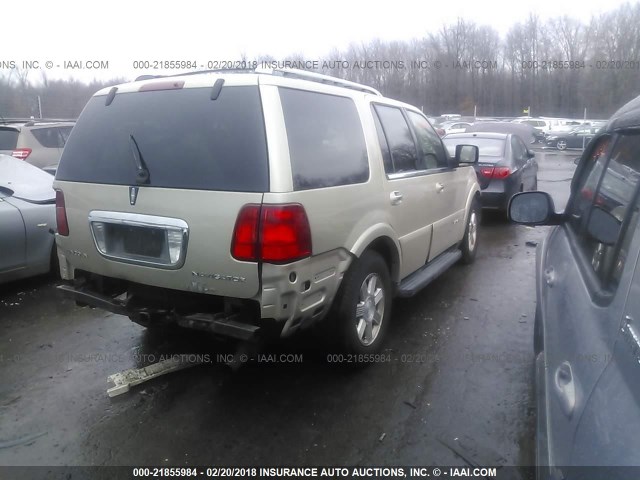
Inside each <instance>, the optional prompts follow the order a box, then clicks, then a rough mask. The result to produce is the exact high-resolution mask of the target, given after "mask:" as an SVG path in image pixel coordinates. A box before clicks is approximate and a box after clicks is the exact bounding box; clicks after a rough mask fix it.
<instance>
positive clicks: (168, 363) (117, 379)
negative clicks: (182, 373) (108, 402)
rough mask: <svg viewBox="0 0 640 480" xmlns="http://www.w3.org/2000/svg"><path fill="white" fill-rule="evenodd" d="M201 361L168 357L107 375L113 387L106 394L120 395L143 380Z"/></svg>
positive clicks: (192, 365) (193, 365)
mask: <svg viewBox="0 0 640 480" xmlns="http://www.w3.org/2000/svg"><path fill="white" fill-rule="evenodd" d="M201 363H202V362H201V361H196V362H190V361H184V360H182V359H181V358H179V357H178V358H169V359H167V360H162V361H161V362H158V363H154V364H152V365H147V366H146V367H143V368H132V369H130V370H125V371H123V372H120V373H114V374H113V375H109V377H108V378H107V380H108V381H109V382H112V383H113V384H114V386H113V387H111V388H109V389H108V390H107V394H108V395H109V396H110V397H115V396H118V395H122V394H123V393H126V392H128V391H129V388H131V387H133V386H135V385H139V384H141V383H143V382H146V381H148V380H151V379H153V378H157V377H159V376H161V375H165V374H167V373H171V372H176V371H178V370H183V369H185V368H189V367H195V366H196V365H200V364H201Z"/></svg>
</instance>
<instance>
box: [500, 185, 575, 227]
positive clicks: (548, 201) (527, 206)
mask: <svg viewBox="0 0 640 480" xmlns="http://www.w3.org/2000/svg"><path fill="white" fill-rule="evenodd" d="M508 211H509V220H511V221H512V222H515V223H521V224H523V225H559V224H560V222H561V221H562V214H558V213H556V208H555V205H554V203H553V198H551V195H549V194H548V193H547V192H521V193H516V194H515V195H514V196H513V197H511V200H509V208H508Z"/></svg>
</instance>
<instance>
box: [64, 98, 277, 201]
mask: <svg viewBox="0 0 640 480" xmlns="http://www.w3.org/2000/svg"><path fill="white" fill-rule="evenodd" d="M210 97H211V88H184V89H179V90H160V91H147V92H136V93H122V94H117V95H116V97H115V99H114V100H113V102H112V103H111V105H109V106H105V97H104V96H99V97H93V98H92V99H91V100H89V103H88V104H87V106H86V107H85V109H84V111H83V112H82V115H81V116H80V118H79V119H78V122H77V124H76V125H75V127H73V133H72V134H71V135H70V136H69V141H68V142H67V144H66V146H65V149H64V153H63V154H62V158H61V161H60V166H59V168H58V172H57V175H56V178H57V179H58V180H66V181H73V182H86V183H106V184H116V185H135V184H136V162H135V161H134V158H133V154H132V142H131V137H130V136H131V135H133V137H134V138H135V142H136V143H137V145H138V147H139V150H140V153H141V156H142V158H143V159H144V162H145V163H146V165H147V167H148V169H149V173H150V182H149V186H153V187H166V188H181V189H198V190H219V191H242V192H264V191H268V187H269V172H268V162H267V144H266V139H265V130H264V119H263V115H262V107H261V103H260V96H259V92H258V87H257V86H230V87H223V89H222V91H221V93H220V96H219V97H218V98H217V99H216V100H213V101H212V100H211V98H210Z"/></svg>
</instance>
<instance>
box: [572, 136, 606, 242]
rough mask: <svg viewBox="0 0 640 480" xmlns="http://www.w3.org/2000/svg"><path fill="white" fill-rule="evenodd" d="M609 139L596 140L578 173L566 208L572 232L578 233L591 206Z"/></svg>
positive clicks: (604, 160)
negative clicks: (573, 190)
mask: <svg viewBox="0 0 640 480" xmlns="http://www.w3.org/2000/svg"><path fill="white" fill-rule="evenodd" d="M610 142H611V139H610V138H609V137H604V138H601V139H600V140H598V144H597V145H596V146H595V147H594V149H593V150H592V153H591V155H590V156H589V159H588V161H587V163H586V165H585V166H584V169H583V170H582V172H581V173H580V177H579V178H578V180H577V184H576V186H575V193H574V195H573V198H572V200H571V203H570V205H569V206H568V208H567V214H568V221H569V225H570V226H571V228H572V229H573V231H574V232H576V233H578V232H580V231H581V229H582V224H583V222H584V219H585V213H586V212H587V211H588V209H589V208H590V206H591V203H592V201H593V198H594V193H595V191H596V187H597V186H598V182H599V181H600V177H601V176H602V172H603V171H604V166H605V162H606V157H605V154H606V152H607V150H608V149H609V144H610Z"/></svg>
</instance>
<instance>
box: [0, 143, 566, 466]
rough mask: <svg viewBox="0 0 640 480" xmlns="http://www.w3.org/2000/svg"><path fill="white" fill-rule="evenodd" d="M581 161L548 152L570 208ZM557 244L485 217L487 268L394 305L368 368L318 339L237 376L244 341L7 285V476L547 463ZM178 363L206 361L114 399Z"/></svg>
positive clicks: (40, 288) (309, 338)
mask: <svg viewBox="0 0 640 480" xmlns="http://www.w3.org/2000/svg"><path fill="white" fill-rule="evenodd" d="M575 156H576V153H561V154H560V153H558V154H556V153H549V152H542V151H537V159H538V162H539V164H540V170H539V184H538V185H539V188H540V189H541V190H546V191H549V192H550V193H551V194H552V195H553V197H554V199H555V200H556V206H557V207H558V209H562V208H563V206H564V203H565V202H566V198H567V196H568V188H569V182H570V178H571V175H572V172H573V170H574V168H575V166H574V164H573V159H574V158H575ZM547 232H548V229H547V228H536V229H533V228H529V227H524V226H518V225H511V224H509V223H508V222H506V220H505V219H504V218H503V217H502V216H501V215H496V214H488V215H485V218H484V221H483V225H482V229H481V233H480V247H479V248H480V250H479V252H478V257H477V259H476V262H475V263H474V264H473V265H471V266H462V265H459V266H455V267H454V268H452V269H451V270H450V271H448V272H447V273H445V274H444V275H443V276H442V277H440V278H439V279H438V280H436V281H435V282H434V283H432V284H431V285H430V286H429V287H428V288H427V289H426V290H425V291H423V292H421V293H419V294H418V295H417V296H415V297H413V298H411V299H405V300H402V299H399V300H396V302H395V303H394V312H393V318H392V322H393V324H392V326H391V328H390V330H389V338H388V341H387V343H386V349H385V350H384V352H383V354H382V356H381V357H380V358H379V359H378V360H380V361H378V362H374V363H371V364H369V365H368V366H366V367H365V368H353V365H349V364H347V362H345V361H344V360H348V359H344V358H342V359H341V358H340V357H338V356H335V355H333V356H332V355H329V356H328V355H327V353H329V354H330V353H331V352H327V350H326V349H325V348H323V347H322V344H321V343H320V342H319V341H318V340H317V338H316V337H315V336H314V335H313V334H312V333H308V334H304V335H298V336H296V337H294V338H292V339H289V340H288V341H286V342H282V343H280V344H278V345H274V346H271V347H269V348H268V349H267V350H266V351H265V352H263V354H262V355H256V354H252V353H249V354H248V356H247V358H248V360H247V361H246V362H244V364H243V366H242V368H240V369H238V370H237V371H234V370H233V369H231V368H230V367H229V366H227V365H226V364H225V363H224V358H223V356H224V354H225V353H228V352H231V351H232V350H233V345H232V344H230V343H225V342H221V341H217V340H213V339H211V338H210V337H208V336H206V335H202V334H199V333H195V334H194V333H192V332H178V333H176V332H173V331H172V332H148V331H146V330H145V329H143V328H142V327H139V326H138V325H136V324H133V323H131V322H130V321H129V320H128V319H127V318H125V317H122V316H118V315H113V314H109V313H105V312H103V311H100V310H91V309H88V308H79V307H76V306H75V304H73V302H70V301H68V300H62V299H60V298H58V296H57V295H56V293H55V289H54V287H55V282H54V281H53V280H51V279H50V278H49V279H48V278H43V277H41V278H36V279H31V280H28V281H22V282H18V283H14V284H10V285H3V286H0V379H1V382H0V465H172V466H183V465H212V464H218V465H220V464H223V465H402V464H405V465H461V466H464V465H466V464H467V461H468V460H469V459H468V458H467V459H466V460H465V459H463V458H462V457H461V456H458V455H457V454H456V453H454V452H453V451H452V448H450V447H449V446H447V444H449V445H452V444H455V442H457V441H458V442H459V441H464V442H465V443H466V444H467V445H469V444H471V445H472V444H476V445H481V446H482V447H483V448H484V449H486V450H487V451H490V452H491V453H492V455H494V457H493V458H494V459H495V460H497V461H499V463H501V464H504V465H517V466H523V465H531V464H532V463H533V459H534V451H533V436H534V423H535V408H534V402H533V351H532V340H533V320H534V312H535V283H534V261H535V250H536V249H535V244H536V243H538V242H540V241H541V240H542V238H543V237H544V236H545V235H546V233H547ZM527 242H530V243H529V244H527ZM531 242H533V243H531ZM176 354H182V355H191V358H195V355H199V358H200V359H203V358H204V359H205V360H207V363H205V364H203V365H199V366H195V367H192V368H190V369H187V370H183V371H180V372H176V373H171V374H168V375H165V376H162V377H160V378H157V379H155V380H152V381H150V382H147V383H145V384H142V385H139V386H137V387H133V388H132V389H131V391H130V392H128V393H126V394H124V395H121V396H119V397H115V398H109V397H108V396H107V394H106V390H107V388H108V387H109V385H108V384H107V376H108V375H111V374H114V373H117V372H120V371H122V370H125V369H129V368H135V367H140V366H144V365H148V364H150V363H153V361H157V360H160V359H161V358H167V357H168V356H171V355H176ZM184 358H186V357H184ZM340 360H343V361H342V362H341V361H340ZM463 456H464V455H463ZM485 459H486V457H485Z"/></svg>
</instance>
